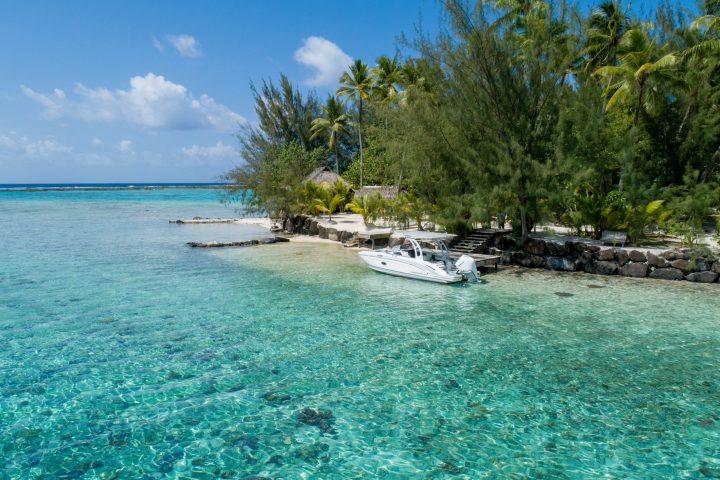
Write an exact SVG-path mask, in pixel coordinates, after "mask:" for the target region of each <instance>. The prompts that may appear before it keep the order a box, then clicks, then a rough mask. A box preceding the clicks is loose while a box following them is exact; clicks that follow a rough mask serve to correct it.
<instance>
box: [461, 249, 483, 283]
mask: <svg viewBox="0 0 720 480" xmlns="http://www.w3.org/2000/svg"><path fill="white" fill-rule="evenodd" d="M455 267H457V270H458V273H461V274H462V275H463V276H464V277H466V278H467V280H468V281H471V282H478V281H480V274H479V273H478V269H477V266H476V265H475V259H474V258H472V257H470V256H468V255H462V256H461V257H460V258H458V259H457V261H456V262H455Z"/></svg>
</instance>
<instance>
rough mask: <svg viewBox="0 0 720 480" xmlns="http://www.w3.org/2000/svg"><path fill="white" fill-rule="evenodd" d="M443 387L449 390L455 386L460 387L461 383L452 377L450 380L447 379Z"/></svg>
mask: <svg viewBox="0 0 720 480" xmlns="http://www.w3.org/2000/svg"><path fill="white" fill-rule="evenodd" d="M443 387H445V388H447V389H448V390H451V389H454V388H460V384H459V383H458V381H457V380H455V379H454V378H451V379H450V380H448V381H446V382H445V383H444V384H443Z"/></svg>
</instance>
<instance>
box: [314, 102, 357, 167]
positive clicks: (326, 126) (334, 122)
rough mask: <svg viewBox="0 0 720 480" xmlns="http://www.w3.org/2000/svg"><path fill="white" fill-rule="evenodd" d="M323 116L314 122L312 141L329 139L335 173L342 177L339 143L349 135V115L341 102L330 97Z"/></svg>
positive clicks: (323, 109) (328, 144)
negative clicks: (320, 138)
mask: <svg viewBox="0 0 720 480" xmlns="http://www.w3.org/2000/svg"><path fill="white" fill-rule="evenodd" d="M322 112H323V115H322V117H318V118H316V119H315V120H313V122H312V128H311V129H310V131H311V132H312V136H311V137H310V139H311V140H315V139H316V138H317V137H319V136H325V137H326V138H327V146H328V148H330V150H332V151H333V152H334V153H335V173H337V174H338V175H340V154H339V153H338V142H339V141H340V140H341V139H342V138H343V137H344V136H345V135H349V134H350V131H349V130H348V119H349V117H348V115H347V114H346V113H345V109H344V108H343V105H342V103H341V102H339V101H338V100H337V99H336V98H335V97H333V96H329V97H328V99H327V102H325V105H323V107H322Z"/></svg>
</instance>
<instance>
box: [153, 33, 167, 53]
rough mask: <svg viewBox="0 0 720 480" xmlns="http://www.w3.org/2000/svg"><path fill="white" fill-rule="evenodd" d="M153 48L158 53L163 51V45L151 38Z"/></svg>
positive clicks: (156, 39) (155, 38)
mask: <svg viewBox="0 0 720 480" xmlns="http://www.w3.org/2000/svg"><path fill="white" fill-rule="evenodd" d="M153 47H155V50H157V51H158V52H160V53H162V52H164V51H165V45H163V43H162V42H161V41H160V40H158V38H157V37H153Z"/></svg>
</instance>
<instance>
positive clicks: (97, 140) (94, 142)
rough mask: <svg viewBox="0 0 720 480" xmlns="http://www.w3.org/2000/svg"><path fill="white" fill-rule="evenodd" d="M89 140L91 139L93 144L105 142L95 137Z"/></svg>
mask: <svg viewBox="0 0 720 480" xmlns="http://www.w3.org/2000/svg"><path fill="white" fill-rule="evenodd" d="M91 141H92V144H93V145H104V143H105V142H103V141H102V140H100V139H99V138H97V137H95V138H93V139H92V140H91Z"/></svg>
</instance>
